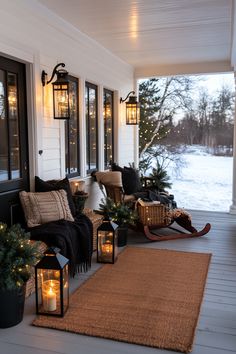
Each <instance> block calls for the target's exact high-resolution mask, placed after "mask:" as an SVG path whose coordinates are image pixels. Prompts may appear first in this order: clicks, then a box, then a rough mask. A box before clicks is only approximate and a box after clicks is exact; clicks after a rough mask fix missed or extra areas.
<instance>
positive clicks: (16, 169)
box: [7, 73, 20, 179]
mask: <svg viewBox="0 0 236 354" xmlns="http://www.w3.org/2000/svg"><path fill="white" fill-rule="evenodd" d="M7 84H8V117H9V137H10V155H11V156H10V161H11V179H15V178H19V177H20V140H19V115H18V102H17V91H18V90H17V77H16V75H15V74H12V73H8V74H7Z"/></svg>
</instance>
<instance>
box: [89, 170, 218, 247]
mask: <svg viewBox="0 0 236 354" xmlns="http://www.w3.org/2000/svg"><path fill="white" fill-rule="evenodd" d="M96 178H97V182H98V183H99V184H100V185H103V186H104V187H105V190H106V194H107V196H108V197H109V198H111V199H113V200H114V202H115V203H130V204H133V206H135V207H136V209H137V212H138V215H139V223H138V227H139V229H140V228H141V229H142V231H143V232H144V235H145V237H146V238H147V239H148V240H150V241H166V240H175V239H179V238H191V237H200V236H203V235H206V234H207V233H208V232H209V231H210V229H211V225H210V224H209V223H207V224H206V225H205V226H204V228H203V229H202V230H200V231H198V230H196V229H195V228H194V227H193V226H192V223H191V217H190V215H189V214H188V213H187V212H185V211H184V210H183V209H173V211H171V210H170V209H169V208H168V206H166V205H165V204H160V203H159V202H143V201H141V200H138V201H136V202H135V197H134V195H126V194H125V193H124V189H123V186H122V179H121V172H118V171H107V172H97V173H96ZM175 211H176V212H175ZM178 212H181V215H180V216H179V217H176V215H175V214H178ZM174 222H175V223H176V224H178V225H179V226H181V228H182V230H181V229H179V228H175V227H173V226H172V225H173V224H174ZM163 228H168V229H170V230H171V231H172V232H171V233H170V234H168V235H165V234H161V233H160V232H159V231H157V230H160V229H163Z"/></svg>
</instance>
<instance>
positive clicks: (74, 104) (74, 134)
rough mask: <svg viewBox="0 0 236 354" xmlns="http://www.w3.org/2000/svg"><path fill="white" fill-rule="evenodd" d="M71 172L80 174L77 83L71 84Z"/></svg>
mask: <svg viewBox="0 0 236 354" xmlns="http://www.w3.org/2000/svg"><path fill="white" fill-rule="evenodd" d="M69 90H70V93H69V95H70V96H69V97H70V121H69V123H70V127H69V129H70V132H69V135H70V172H69V173H75V172H78V98H77V97H78V96H77V82H74V81H73V82H72V81H71V82H70V86H69Z"/></svg>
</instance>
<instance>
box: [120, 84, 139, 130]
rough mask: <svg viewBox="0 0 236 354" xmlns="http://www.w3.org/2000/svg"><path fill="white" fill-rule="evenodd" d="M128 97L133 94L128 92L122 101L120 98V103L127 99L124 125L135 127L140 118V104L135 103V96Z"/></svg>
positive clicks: (133, 93)
mask: <svg viewBox="0 0 236 354" xmlns="http://www.w3.org/2000/svg"><path fill="white" fill-rule="evenodd" d="M130 95H135V92H134V91H130V92H129V93H128V95H127V96H126V98H125V99H124V100H123V99H122V97H121V98H120V103H123V102H125V101H126V100H127V99H128V98H129V100H128V101H127V102H126V124H129V125H137V124H138V123H139V118H140V103H139V102H138V101H137V97H136V96H130Z"/></svg>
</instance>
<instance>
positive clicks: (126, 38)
mask: <svg viewBox="0 0 236 354" xmlns="http://www.w3.org/2000/svg"><path fill="white" fill-rule="evenodd" d="M38 1H39V2H40V3H42V4H43V5H45V6H46V7H47V8H49V9H50V10H51V11H53V12H54V13H56V14H57V15H59V16H60V17H62V18H63V19H64V20H66V21H67V22H69V23H70V24H72V25H73V26H75V27H76V28H77V29H79V30H80V31H82V32H84V33H86V34H87V35H88V36H89V37H91V38H93V39H94V40H96V41H97V42H99V43H100V44H101V45H102V46H103V47H105V48H107V49H108V50H109V51H111V52H112V53H114V54H115V55H116V56H118V57H119V58H121V59H122V60H123V61H125V62H127V63H129V64H130V65H132V66H133V67H134V69H135V72H136V75H137V76H139V77H142V76H147V75H148V76H154V73H156V74H158V73H159V74H167V72H169V73H170V74H174V73H176V74H178V73H184V72H185V73H188V72H191V73H194V72H207V71H208V72H211V71H229V70H231V67H232V65H233V64H234V63H232V58H233V57H234V53H233V52H232V50H233V51H234V24H233V19H234V15H233V11H234V7H233V0H38Z"/></svg>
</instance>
